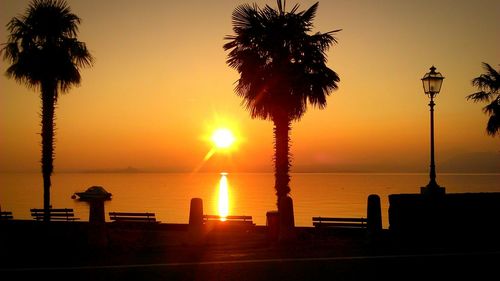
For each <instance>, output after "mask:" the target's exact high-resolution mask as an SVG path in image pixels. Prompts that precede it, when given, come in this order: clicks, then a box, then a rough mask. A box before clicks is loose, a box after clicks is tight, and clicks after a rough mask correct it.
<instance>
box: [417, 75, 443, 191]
mask: <svg viewBox="0 0 500 281" xmlns="http://www.w3.org/2000/svg"><path fill="white" fill-rule="evenodd" d="M430 70H431V71H430V72H429V73H426V74H425V75H424V77H423V78H422V84H423V86H424V92H425V94H426V95H427V96H428V97H429V98H430V99H431V102H430V103H429V107H430V111H431V165H430V173H429V177H430V181H429V184H427V186H425V187H421V188H420V193H422V194H430V193H433V194H434V193H440V194H444V187H441V186H439V185H438V184H437V182H436V165H435V164H434V105H435V103H434V97H435V96H437V94H439V91H440V90H441V85H442V84H443V79H444V77H443V75H441V73H439V72H436V68H435V67H434V66H432V67H431V68H430Z"/></svg>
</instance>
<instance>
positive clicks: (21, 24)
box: [1, 0, 93, 221]
mask: <svg viewBox="0 0 500 281" xmlns="http://www.w3.org/2000/svg"><path fill="white" fill-rule="evenodd" d="M78 24H80V18H79V17H77V16H76V15H75V14H73V13H71V10H70V8H69V6H68V5H67V4H66V2H65V1H63V0H34V1H32V2H31V3H30V5H29V6H28V8H27V9H26V12H25V14H24V15H23V16H20V17H14V18H12V19H11V20H10V22H9V23H8V24H7V29H8V31H9V32H10V35H9V37H8V41H7V43H6V44H4V47H3V48H2V49H1V52H2V53H3V59H4V60H7V61H9V62H10V64H11V65H10V67H9V68H8V69H7V71H6V75H7V76H8V77H9V78H14V79H15V80H16V81H17V82H19V83H21V84H24V85H26V86H27V87H29V88H34V89H37V90H38V89H39V90H40V97H41V100H42V114H41V115H42V124H41V125H42V131H41V136H42V161H41V162H42V176H43V207H44V209H45V216H44V220H45V221H49V220H50V217H49V213H48V212H49V208H50V186H51V180H50V176H51V175H52V171H53V160H54V109H55V106H56V103H57V98H58V95H59V91H61V92H63V93H64V92H67V91H68V90H69V89H70V88H71V87H72V86H73V85H79V84H80V81H81V76H80V68H81V67H88V66H91V65H92V61H93V58H92V56H91V54H90V53H89V51H88V50H87V47H86V45H85V43H83V42H80V41H78V40H77V38H76V36H77V33H78Z"/></svg>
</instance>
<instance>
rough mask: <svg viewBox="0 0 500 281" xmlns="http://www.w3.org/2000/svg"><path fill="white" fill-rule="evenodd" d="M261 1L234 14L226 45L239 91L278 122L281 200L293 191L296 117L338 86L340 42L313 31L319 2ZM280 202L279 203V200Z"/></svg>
mask: <svg viewBox="0 0 500 281" xmlns="http://www.w3.org/2000/svg"><path fill="white" fill-rule="evenodd" d="M277 4H278V9H273V8H271V7H269V6H268V5H266V6H265V7H264V8H262V9H261V8H259V7H258V6H257V5H256V4H253V5H249V4H243V5H240V6H238V7H237V8H236V9H235V10H234V12H233V15H232V23H233V31H234V33H235V34H234V35H230V36H226V37H225V39H226V40H229V42H228V43H226V44H224V50H226V51H228V50H230V52H229V54H228V59H227V64H228V65H229V66H230V67H232V68H235V69H236V70H237V71H238V72H239V73H240V78H239V80H238V81H237V85H236V88H235V92H236V94H237V95H239V96H241V97H242V98H243V104H244V105H245V107H246V108H247V109H248V110H249V111H250V115H251V116H252V118H261V119H264V120H271V121H272V122H273V123H274V140H275V143H274V150H275V155H274V161H275V189H276V195H277V199H278V203H279V202H280V199H281V198H282V197H285V196H287V195H288V194H289V192H290V187H289V182H290V175H289V172H290V167H291V163H290V144H289V141H290V130H291V122H292V121H294V120H299V119H300V118H301V117H302V116H303V115H304V113H305V112H306V110H307V106H308V104H310V105H312V106H317V107H318V108H320V109H323V108H325V106H326V97H327V96H328V95H329V94H330V91H331V90H334V89H336V88H337V82H339V77H338V75H337V74H336V73H335V72H334V71H333V70H331V69H330V68H328V67H327V66H326V61H327V59H326V51H327V50H328V48H329V47H330V46H331V45H332V44H334V43H337V41H336V39H335V38H334V37H333V34H334V33H336V32H337V31H339V30H335V31H331V32H327V33H315V34H309V33H310V31H311V29H312V27H313V23H312V21H313V19H314V17H315V15H316V10H317V8H318V3H316V4H314V5H312V6H311V7H310V8H309V9H307V10H305V11H300V12H298V9H299V5H295V6H294V7H293V8H292V9H291V11H290V12H286V11H285V6H284V4H283V3H282V1H281V0H278V1H277ZM278 208H279V204H278Z"/></svg>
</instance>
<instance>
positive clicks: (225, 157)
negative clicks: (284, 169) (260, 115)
mask: <svg viewBox="0 0 500 281" xmlns="http://www.w3.org/2000/svg"><path fill="white" fill-rule="evenodd" d="M287 2H288V6H289V8H290V7H291V6H292V4H295V3H296V2H299V1H287ZM0 3H1V6H0V24H1V26H2V28H1V29H0V42H6V40H7V34H6V29H5V27H4V26H5V24H6V23H7V22H8V21H9V20H10V18H12V17H13V16H15V15H19V14H21V13H24V10H25V8H26V7H27V5H28V3H29V1H19V0H0ZM240 3H251V1H227V0H226V1H201V0H199V1H194V0H185V1H152V0H150V1H127V0H113V1H109V0H108V1H97V0H95V1H94V0H90V1H89V0H86V1H83V0H81V1H77V0H73V1H68V4H69V5H70V7H71V8H72V11H73V12H74V13H76V14H77V15H78V16H79V17H81V18H82V20H83V22H82V24H81V25H80V34H79V39H80V40H81V41H84V42H86V43H87V46H88V48H89V49H90V50H91V52H92V54H93V55H94V56H95V58H96V60H95V65H94V67H93V68H90V69H85V70H83V71H82V77H83V79H82V85H81V86H80V87H78V88H73V89H72V90H71V91H70V92H69V94H67V95H63V96H61V97H60V99H59V103H58V108H57V111H56V116H57V120H56V126H57V135H56V160H55V162H54V164H55V171H56V172H62V171H79V170H95V169H121V168H126V167H129V166H130V167H135V168H138V169H140V170H154V171H192V170H193V169H195V168H196V167H198V166H199V165H200V163H201V161H202V160H203V157H204V156H205V155H206V153H207V152H208V151H209V150H210V149H211V144H210V143H209V142H208V141H207V136H208V135H209V134H210V131H211V130H213V129H215V128H216V127H218V126H223V125H226V126H229V127H231V128H232V129H233V130H235V131H237V132H236V134H237V135H238V136H240V139H239V142H238V144H237V149H234V150H233V151H231V153H225V154H221V153H216V154H215V155H214V156H213V157H212V159H210V160H209V161H207V163H205V164H204V165H203V167H202V170H215V171H221V170H229V171H258V170H271V169H272V154H273V139H272V137H273V136H272V124H271V123H270V122H268V121H262V120H252V119H251V118H250V117H249V114H248V112H246V110H245V109H244V108H243V107H242V106H241V104H240V103H241V99H240V98H239V97H237V96H236V95H235V94H234V92H233V87H234V82H235V81H236V80H237V79H238V74H237V73H236V71H235V70H233V69H231V68H229V67H228V66H227V65H226V64H225V60H226V55H227V53H226V52H224V50H223V49H222V45H223V44H224V42H225V41H224V40H223V37H224V36H225V35H228V34H232V26H231V13H232V11H233V9H234V8H235V7H236V6H237V5H238V4H240ZM257 3H258V4H259V5H262V4H263V3H268V4H270V5H271V6H273V7H275V5H276V4H275V1H271V0H269V1H257ZM299 3H300V4H301V7H302V8H303V9H306V8H307V7H309V6H310V5H312V4H313V3H314V1H300V2H299ZM499 13H500V2H499V1H496V0H491V1H487V0H480V1H453V0H449V1H444V0H437V1H436V0H434V1H427V0H424V1H400V0H390V1H389V0H385V1H369V0H367V1H359V0H354V1H351V0H345V1H340V0H337V1H326V0H323V1H320V5H319V10H318V14H317V17H316V20H315V31H321V32H327V31H330V30H334V29H343V31H341V32H340V33H338V40H339V44H338V45H337V46H334V47H333V48H332V49H331V50H330V51H329V52H328V58H329V62H328V65H329V66H330V67H331V68H332V69H334V70H335V71H337V72H338V73H339V75H340V78H341V82H340V84H339V90H338V91H336V92H334V93H333V94H332V95H331V96H330V97H329V98H328V106H327V108H326V109H325V110H318V109H313V108H310V109H309V111H308V112H307V113H306V114H305V116H304V118H303V119H302V120H301V121H300V122H298V123H294V126H293V131H292V153H293V165H294V168H293V169H292V170H293V171H391V172H392V171H394V172H398V171H417V172H418V171H422V172H425V171H427V169H428V165H429V140H428V138H429V107H428V105H427V104H428V99H427V97H426V96H425V95H424V93H423V90H422V86H421V81H420V78H421V77H422V76H423V75H424V74H425V73H426V72H428V69H429V67H430V66H431V65H433V64H434V65H435V66H436V67H437V70H438V71H440V72H441V73H442V74H443V75H444V76H445V77H446V79H445V80H444V84H443V87H442V91H441V93H440V95H439V96H438V97H437V100H436V104H437V105H436V108H435V109H436V164H437V170H438V172H440V171H471V172H481V171H490V172H491V171H497V172H498V171H500V138H498V137H497V138H492V137H489V136H487V135H486V133H485V125H486V121H487V117H486V115H484V114H483V113H482V111H481V107H482V106H483V105H481V104H472V103H471V102H468V101H466V100H465V96H466V95H467V94H470V93H472V92H473V91H474V88H473V87H472V86H471V84H470V80H471V79H472V78H474V77H476V76H478V75H479V74H481V73H482V71H483V70H482V68H481V62H488V63H490V64H491V65H492V66H495V67H497V65H498V64H499V63H500V52H499V51H498V46H499V45H500V37H499V36H498V35H499V24H498V23H499V22H498V14H499ZM6 67H7V65H6V62H4V61H2V62H1V63H0V72H1V73H2V74H3V73H4V72H5V69H6ZM39 113H40V101H39V97H38V93H37V92H34V91H33V90H30V89H27V88H26V87H24V86H22V85H19V84H17V83H16V82H15V81H13V80H8V79H7V78H6V77H5V76H4V75H2V76H1V77H0V171H38V170H39V159H40V136H39V131H40V126H39V123H40V118H39Z"/></svg>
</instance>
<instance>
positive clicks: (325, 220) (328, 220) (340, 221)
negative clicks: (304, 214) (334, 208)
mask: <svg viewBox="0 0 500 281" xmlns="http://www.w3.org/2000/svg"><path fill="white" fill-rule="evenodd" d="M312 221H313V226H314V227H318V228H320V227H324V228H335V227H338V228H367V222H368V220H367V219H366V218H334V217H313V218H312Z"/></svg>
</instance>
